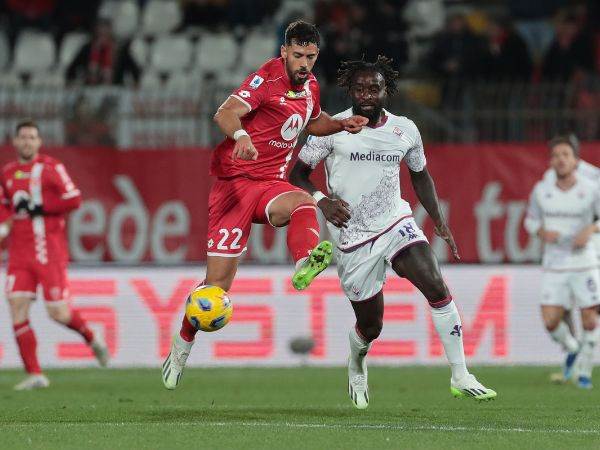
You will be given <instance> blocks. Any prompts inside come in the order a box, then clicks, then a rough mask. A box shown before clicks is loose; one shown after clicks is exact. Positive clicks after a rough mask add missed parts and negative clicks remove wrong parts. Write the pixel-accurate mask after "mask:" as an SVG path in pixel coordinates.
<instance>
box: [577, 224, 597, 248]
mask: <svg viewBox="0 0 600 450" xmlns="http://www.w3.org/2000/svg"><path fill="white" fill-rule="evenodd" d="M595 230H596V228H595V225H590V226H589V227H585V228H584V229H583V230H581V231H580V232H579V233H577V235H576V236H575V239H573V248H576V249H580V248H583V247H585V246H586V245H587V243H588V241H589V240H590V238H591V237H592V234H593V233H594V231H595Z"/></svg>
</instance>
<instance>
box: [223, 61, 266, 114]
mask: <svg viewBox="0 0 600 450" xmlns="http://www.w3.org/2000/svg"><path fill="white" fill-rule="evenodd" d="M266 76H267V74H266V72H264V71H263V70H259V71H257V72H254V73H252V74H250V75H248V78H246V79H245V80H244V81H243V82H242V84H241V85H240V87H239V88H237V89H235V90H234V91H233V92H232V93H231V97H235V98H237V99H238V100H239V101H240V102H242V103H243V104H244V105H246V106H247V107H248V108H249V110H250V111H252V110H254V109H256V108H258V107H259V106H260V104H261V103H263V102H264V101H265V100H266V99H267V98H268V90H269V89H268V87H267V83H266V81H265V78H266Z"/></svg>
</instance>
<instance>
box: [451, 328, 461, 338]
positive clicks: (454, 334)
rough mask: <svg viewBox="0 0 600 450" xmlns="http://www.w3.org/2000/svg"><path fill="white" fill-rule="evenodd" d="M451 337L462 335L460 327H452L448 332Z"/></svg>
mask: <svg viewBox="0 0 600 450" xmlns="http://www.w3.org/2000/svg"><path fill="white" fill-rule="evenodd" d="M450 334H451V335H452V336H456V337H460V336H461V335H462V325H454V329H453V330H452V331H451V332H450Z"/></svg>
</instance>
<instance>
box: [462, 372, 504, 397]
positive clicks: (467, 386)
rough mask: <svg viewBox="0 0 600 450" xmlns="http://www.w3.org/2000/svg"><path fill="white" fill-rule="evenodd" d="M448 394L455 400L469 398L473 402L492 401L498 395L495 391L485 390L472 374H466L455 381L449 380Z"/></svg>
mask: <svg viewBox="0 0 600 450" xmlns="http://www.w3.org/2000/svg"><path fill="white" fill-rule="evenodd" d="M450 392H451V393H452V395H453V396H454V397H456V398H468V397H470V398H474V399H475V400H492V399H494V398H496V396H497V395H498V394H496V391H493V390H492V389H488V388H486V387H485V386H484V385H483V384H481V383H480V382H479V381H477V378H475V375H473V374H468V375H467V376H465V377H463V378H461V379H460V380H457V381H455V380H454V379H450Z"/></svg>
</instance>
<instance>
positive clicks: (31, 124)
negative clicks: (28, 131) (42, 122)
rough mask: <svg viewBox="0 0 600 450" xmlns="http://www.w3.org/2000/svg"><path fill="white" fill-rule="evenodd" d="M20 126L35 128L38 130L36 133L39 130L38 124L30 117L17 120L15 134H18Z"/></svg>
mask: <svg viewBox="0 0 600 450" xmlns="http://www.w3.org/2000/svg"><path fill="white" fill-rule="evenodd" d="M21 128H35V129H36V130H38V133H39V131H40V127H39V126H38V124H37V122H36V121H34V120H32V119H25V120H21V121H20V122H18V123H17V126H16V127H15V134H19V131H21Z"/></svg>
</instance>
